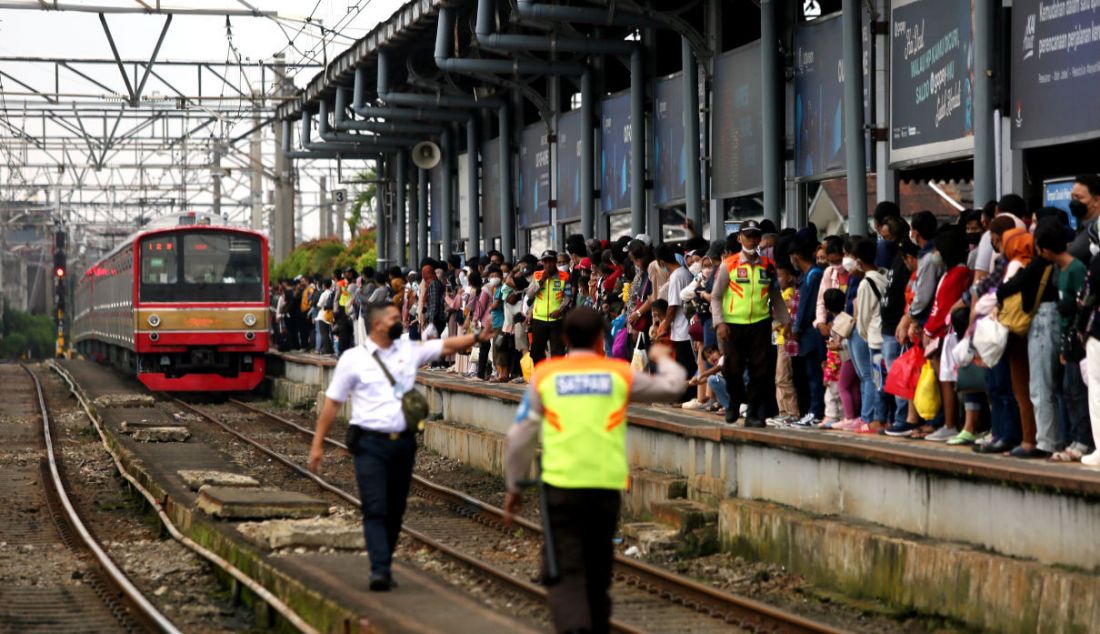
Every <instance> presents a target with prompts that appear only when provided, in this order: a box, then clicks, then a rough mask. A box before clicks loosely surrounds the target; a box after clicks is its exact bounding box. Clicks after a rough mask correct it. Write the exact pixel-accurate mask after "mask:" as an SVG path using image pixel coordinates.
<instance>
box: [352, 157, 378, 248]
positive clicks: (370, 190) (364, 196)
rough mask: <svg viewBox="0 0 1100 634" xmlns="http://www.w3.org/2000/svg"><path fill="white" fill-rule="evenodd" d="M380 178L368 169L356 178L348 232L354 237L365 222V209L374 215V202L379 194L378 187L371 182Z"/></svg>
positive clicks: (371, 169) (372, 169) (372, 170)
mask: <svg viewBox="0 0 1100 634" xmlns="http://www.w3.org/2000/svg"><path fill="white" fill-rule="evenodd" d="M376 178H378V175H377V174H376V173H375V171H374V168H368V169H367V170H365V171H362V172H359V173H358V174H356V176H355V181H354V182H355V183H356V187H355V199H354V200H353V201H352V203H351V214H349V215H348V220H347V222H348V230H349V233H350V234H351V235H352V236H354V235H355V234H356V232H358V231H359V225H360V224H361V223H362V221H363V207H364V206H365V207H366V208H367V213H368V214H373V213H374V200H375V196H376V195H377V193H378V185H377V184H376V183H373V182H370V181H373V180H375V179H376Z"/></svg>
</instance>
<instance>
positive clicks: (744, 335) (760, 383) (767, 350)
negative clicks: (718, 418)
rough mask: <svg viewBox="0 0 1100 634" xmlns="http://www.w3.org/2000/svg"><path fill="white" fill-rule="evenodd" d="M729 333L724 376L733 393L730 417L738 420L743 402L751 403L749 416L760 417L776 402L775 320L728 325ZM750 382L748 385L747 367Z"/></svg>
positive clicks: (728, 411)
mask: <svg viewBox="0 0 1100 634" xmlns="http://www.w3.org/2000/svg"><path fill="white" fill-rule="evenodd" d="M726 328H728V329H729V336H728V337H726V340H725V341H724V342H723V343H722V354H723V355H724V356H725V359H724V365H723V367H722V377H723V378H725V379H726V390H728V391H729V395H730V406H729V409H727V410H726V420H727V421H729V422H733V421H736V420H737V418H738V416H739V415H740V412H741V404H742V403H747V404H748V414H747V416H751V417H754V418H756V417H759V416H761V414H762V413H764V412H766V411H767V409H768V406H769V405H770V404H771V403H773V402H774V401H775V355H774V354H773V353H772V349H774V346H772V330H771V320H770V319H764V320H761V321H758V322H756V323H755V324H726ZM746 367H748V370H749V384H748V386H746V385H745V368H746Z"/></svg>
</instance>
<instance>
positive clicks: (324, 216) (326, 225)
mask: <svg viewBox="0 0 1100 634" xmlns="http://www.w3.org/2000/svg"><path fill="white" fill-rule="evenodd" d="M317 189H318V191H317V217H318V218H319V219H320V222H319V223H318V227H317V231H318V234H317V235H318V236H319V237H321V238H327V237H329V236H331V235H332V209H330V208H329V205H328V182H327V179H326V178H325V177H324V176H322V177H320V178H318V179H317Z"/></svg>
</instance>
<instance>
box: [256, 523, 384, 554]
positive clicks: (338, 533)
mask: <svg viewBox="0 0 1100 634" xmlns="http://www.w3.org/2000/svg"><path fill="white" fill-rule="evenodd" d="M237 530H238V531H239V532H240V534H241V535H243V536H244V537H245V539H247V540H248V541H250V542H252V543H253V544H256V545H257V546H260V547H261V548H268V549H272V550H274V549H278V548H293V547H297V546H301V547H304V548H325V547H327V548H335V549H337V550H362V549H363V548H365V547H366V546H365V544H364V540H363V525H362V524H361V523H360V522H355V521H350V520H348V519H346V518H339V517H311V518H307V519H295V520H267V521H265V522H245V523H243V524H240V525H239V526H237Z"/></svg>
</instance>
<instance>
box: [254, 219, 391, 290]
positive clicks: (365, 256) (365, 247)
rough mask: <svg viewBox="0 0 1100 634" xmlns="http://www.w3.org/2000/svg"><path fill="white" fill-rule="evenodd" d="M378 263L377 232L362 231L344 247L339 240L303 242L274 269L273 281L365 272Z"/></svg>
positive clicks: (371, 230)
mask: <svg viewBox="0 0 1100 634" xmlns="http://www.w3.org/2000/svg"><path fill="white" fill-rule="evenodd" d="M377 260H378V255H377V250H376V247H375V230H374V229H365V230H363V231H360V232H359V233H358V234H357V235H356V236H355V237H354V238H352V240H351V242H350V243H349V244H347V245H344V243H343V242H340V241H339V240H337V239H336V238H323V239H321V240H313V241H312V242H303V243H302V244H299V245H298V246H297V247H295V248H294V250H293V251H291V252H290V255H289V256H287V258H286V259H285V260H283V261H282V262H280V263H279V264H277V265H275V266H274V267H273V268H272V269H271V280H272V281H275V280H280V279H293V278H295V277H297V276H299V275H308V276H311V277H312V276H314V275H331V274H332V272H333V271H336V270H343V269H346V268H347V267H349V266H351V267H354V268H355V270H356V271H362V270H363V269H364V268H365V267H368V266H371V267H373V266H375V264H376V262H377Z"/></svg>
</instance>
